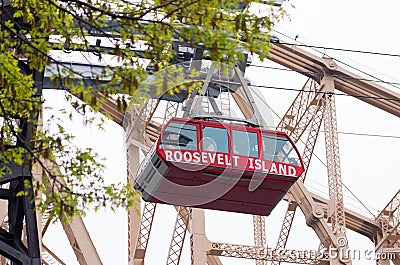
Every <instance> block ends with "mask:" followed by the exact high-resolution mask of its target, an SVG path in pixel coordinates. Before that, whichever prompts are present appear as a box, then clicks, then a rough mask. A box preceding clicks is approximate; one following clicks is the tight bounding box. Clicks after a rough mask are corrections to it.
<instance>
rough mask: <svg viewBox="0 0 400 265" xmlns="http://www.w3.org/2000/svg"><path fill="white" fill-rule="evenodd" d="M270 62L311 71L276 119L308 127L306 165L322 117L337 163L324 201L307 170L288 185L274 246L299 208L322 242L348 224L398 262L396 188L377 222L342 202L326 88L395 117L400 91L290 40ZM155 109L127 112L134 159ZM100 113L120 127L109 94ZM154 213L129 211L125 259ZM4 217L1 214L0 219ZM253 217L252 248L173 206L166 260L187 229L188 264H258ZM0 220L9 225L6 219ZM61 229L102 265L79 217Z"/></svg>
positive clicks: (52, 258) (151, 127)
mask: <svg viewBox="0 0 400 265" xmlns="http://www.w3.org/2000/svg"><path fill="white" fill-rule="evenodd" d="M270 60H272V61H274V62H277V63H279V64H281V65H283V66H285V67H288V68H289V69H292V70H295V71H297V72H299V73H301V74H304V75H306V76H309V77H310V78H311V79H312V80H314V81H315V82H313V81H312V80H309V81H308V82H307V83H306V85H305V86H304V87H303V89H302V91H301V92H300V93H299V95H298V97H297V98H296V99H295V100H294V102H293V104H292V105H291V106H290V108H289V110H288V112H287V113H286V115H285V116H284V118H283V119H282V121H281V123H280V124H279V126H278V127H279V129H282V130H285V131H287V132H288V133H289V134H290V135H291V137H292V138H293V139H296V140H298V139H300V137H301V135H302V134H303V133H304V132H305V131H306V129H308V130H310V131H311V133H310V134H309V136H308V140H307V143H306V147H305V150H304V154H303V158H304V162H305V164H306V168H307V167H308V164H309V162H310V160H311V155H312V152H313V148H314V144H315V141H316V138H317V136H318V132H319V128H320V126H321V124H322V121H324V124H325V131H328V137H327V141H326V145H327V156H328V157H331V158H332V161H336V162H335V163H333V164H331V165H328V170H329V171H328V178H329V194H330V198H329V199H325V198H321V197H319V196H317V195H315V194H312V193H310V192H309V191H307V189H306V188H305V186H304V184H303V183H302V181H304V179H305V176H306V174H304V175H303V176H302V179H301V180H302V181H298V182H297V183H296V184H295V185H294V186H293V188H292V189H291V190H290V194H289V195H288V196H286V200H287V201H288V209H287V212H286V215H285V218H284V220H283V225H282V229H281V233H280V236H279V241H278V243H277V248H285V246H286V242H287V238H288V236H289V233H290V229H291V224H292V221H293V217H294V213H295V211H296V208H297V206H299V207H300V209H301V211H302V212H303V214H304V216H305V219H306V223H307V224H308V225H309V226H311V227H312V228H313V229H314V231H315V233H316V234H317V235H318V237H319V238H320V240H321V243H322V245H324V246H328V245H334V246H336V245H337V239H338V236H343V235H344V233H345V231H346V230H345V228H347V229H351V230H353V231H355V232H357V233H359V234H361V235H364V236H366V237H367V238H369V239H370V240H372V241H373V242H374V243H375V245H376V251H377V252H378V253H381V252H388V251H393V252H396V253H397V254H396V259H395V260H393V263H394V264H396V265H398V264H400V255H399V252H400V251H399V246H400V230H399V224H400V203H399V201H400V195H399V192H400V191H399V192H398V193H397V194H396V195H395V196H394V197H393V199H392V200H391V201H390V202H389V203H388V204H387V206H386V207H385V209H383V210H382V211H381V213H380V214H379V215H378V216H377V218H376V219H375V220H372V219H369V218H366V217H364V216H361V215H360V214H357V213H354V212H352V211H351V210H348V209H346V208H345V207H344V204H343V194H342V191H341V179H340V164H339V157H338V141H337V131H336V117H335V104H334V96H333V95H332V94H330V93H329V92H333V91H334V89H336V90H339V91H341V92H343V93H347V94H350V95H356V96H357V98H358V99H360V100H362V101H364V102H366V103H368V104H371V105H373V106H375V107H377V108H379V109H382V110H384V111H386V112H389V113H391V114H393V115H396V116H400V101H399V100H382V99H383V98H389V99H399V98H400V95H399V94H398V93H395V92H393V91H391V90H389V89H387V88H385V87H383V86H380V85H378V84H376V83H373V82H371V81H366V80H364V79H363V78H362V77H361V76H358V75H356V74H354V73H351V72H349V71H347V70H345V69H343V68H341V67H339V66H338V65H337V64H336V63H335V61H334V60H333V59H331V58H319V57H317V56H315V55H313V54H311V53H308V52H306V51H304V50H302V49H299V48H298V47H295V46H292V45H284V44H275V45H274V46H273V48H272V49H271V58H270ZM98 96H101V95H98ZM101 97H102V96H101ZM157 106H158V101H156V100H151V101H150V102H149V104H147V105H146V106H145V108H142V109H137V110H136V111H135V112H134V113H131V114H132V117H133V118H135V120H134V123H133V125H134V126H132V129H131V133H132V137H133V139H134V141H132V142H131V144H130V145H129V149H128V150H127V151H128V156H133V155H134V156H137V155H138V153H139V151H140V149H142V150H143V152H145V153H146V152H147V151H148V148H149V147H151V144H152V140H153V141H154V139H156V137H157V132H158V131H157V128H158V126H159V125H158V124H153V123H151V122H150V121H151V116H152V114H154V110H155V109H156V108H157ZM242 108H243V109H245V108H246V106H242ZM101 110H102V111H103V112H105V113H107V114H108V115H109V116H111V118H112V119H113V120H114V121H115V122H116V123H117V124H119V125H122V124H123V118H124V115H123V113H121V112H120V111H119V110H118V108H117V104H116V102H115V101H114V100H112V99H109V98H106V100H105V102H104V103H103V106H102V108H101ZM176 112H177V105H175V104H170V103H168V107H167V108H166V110H165V113H166V114H165V120H167V119H168V118H170V117H172V116H173V115H175V113H176ZM136 158H137V157H136ZM137 160H138V159H136V161H137ZM136 166H139V165H138V164H137V165H136ZM133 177H134V176H133V175H129V176H128V180H129V181H132V179H133ZM0 208H2V207H0ZM155 211H156V204H151V203H145V207H144V211H143V214H142V217H141V218H140V216H138V215H137V214H135V211H134V210H132V211H131V212H130V213H129V219H128V226H129V235H128V237H129V257H128V258H129V264H144V260H145V254H146V249H147V247H148V244H147V243H148V239H149V236H150V234H151V227H152V223H153V218H154V212H155ZM0 214H1V216H2V217H3V216H4V214H5V213H3V212H1V213H0ZM2 220H5V219H4V218H2ZM253 222H254V238H255V245H254V246H245V245H240V244H228V243H218V242H210V241H209V240H208V239H207V237H206V235H205V223H204V211H203V210H198V209H189V208H186V207H177V219H176V223H175V229H174V231H175V232H174V235H173V238H172V240H171V245H170V252H169V256H168V259H167V264H179V259H180V256H181V251H182V246H183V241H184V239H185V234H186V232H187V231H189V232H190V241H191V253H192V264H196V265H197V264H201V265H204V264H206V263H207V264H209V265H220V264H222V263H221V261H220V260H219V258H218V256H228V257H240V258H250V259H255V260H256V262H257V264H265V261H266V259H260V257H259V254H260V253H259V250H260V247H261V248H262V246H263V245H264V244H265V221H264V219H263V218H262V217H258V216H255V217H254V220H253ZM42 223H43V233H44V232H45V231H46V227H47V225H48V220H47V219H46V217H43V220H42ZM2 225H3V226H4V225H7V224H6V222H3V224H2ZM85 231H86V232H85ZM65 232H66V234H67V236H68V238H69V240H70V243H71V246H72V247H73V249H74V251H75V254H76V256H77V259H78V261H79V263H80V264H91V265H92V264H94V265H96V264H101V261H100V259H99V258H98V255H97V252H96V249H95V247H94V244H93V243H92V241H91V239H90V236H89V234H88V233H87V230H86V228H85V226H84V224H83V221H81V219H80V220H79V221H78V222H77V223H76V225H71V226H70V227H68V228H66V229H65ZM77 250H78V251H77ZM42 253H43V254H42V257H43V263H44V264H64V263H63V262H62V261H61V260H60V259H59V258H58V257H57V256H56V255H55V254H54V253H52V252H51V250H50V249H48V248H47V247H46V246H43V250H42ZM269 260H270V261H272V262H273V263H272V264H279V263H280V262H291V263H298V264H315V262H316V261H317V260H315V259H290V258H288V257H286V256H276V257H274V258H272V259H269ZM320 261H321V263H320V264H346V261H344V260H329V259H328V258H327V257H323V258H322V259H320ZM387 262H388V261H383V260H382V261H380V264H388V263H387ZM0 264H6V260H5V259H1V260H0Z"/></svg>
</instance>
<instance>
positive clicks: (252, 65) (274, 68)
mask: <svg viewBox="0 0 400 265" xmlns="http://www.w3.org/2000/svg"><path fill="white" fill-rule="evenodd" d="M249 67H258V68H266V69H272V70H280V71H287V72H296V73H300V74H313V75H320V76H332V77H337V78H340V79H342V80H344V79H351V80H360V81H371V82H375V83H383V84H388V85H400V83H398V82H389V81H384V80H376V79H368V78H355V77H350V76H341V75H335V74H321V73H318V72H312V71H296V70H292V69H288V68H280V67H273V66H266V65H254V64H251V65H250V66H249Z"/></svg>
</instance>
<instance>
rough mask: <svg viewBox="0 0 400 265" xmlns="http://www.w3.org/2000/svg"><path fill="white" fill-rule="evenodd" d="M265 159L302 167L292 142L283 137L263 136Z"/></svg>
mask: <svg viewBox="0 0 400 265" xmlns="http://www.w3.org/2000/svg"><path fill="white" fill-rule="evenodd" d="M262 138H263V147H264V159H265V160H274V161H277V162H282V163H286V164H292V165H296V166H300V158H299V156H298V155H297V152H296V150H295V149H294V147H293V145H292V144H291V142H290V141H289V140H288V139H286V138H282V137H275V136H263V137H262Z"/></svg>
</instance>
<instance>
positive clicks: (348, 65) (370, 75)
mask: <svg viewBox="0 0 400 265" xmlns="http://www.w3.org/2000/svg"><path fill="white" fill-rule="evenodd" d="M272 31H274V32H276V33H278V34H281V35H282V36H285V37H287V38H289V39H292V40H294V39H293V38H291V37H290V36H287V35H286V34H284V33H282V32H279V31H277V30H275V29H273V30H272ZM302 44H304V43H302ZM292 45H295V44H292ZM304 45H305V44H304ZM310 48H311V49H312V50H314V51H315V52H318V53H320V54H323V55H326V53H325V52H321V51H319V50H317V49H316V48H312V47H310ZM331 58H332V59H335V58H334V57H331ZM335 60H336V61H337V62H339V63H342V64H343V65H345V66H347V67H350V68H351V69H353V70H356V71H358V72H360V73H363V74H365V75H367V76H369V77H372V78H374V79H376V80H380V81H383V80H382V79H380V78H377V77H376V76H373V75H372V74H369V73H367V72H365V71H362V70H360V69H358V68H356V67H354V66H352V65H350V64H347V63H345V62H343V61H341V60H338V59H335ZM392 86H393V87H395V88H397V89H400V87H398V86H395V85H392Z"/></svg>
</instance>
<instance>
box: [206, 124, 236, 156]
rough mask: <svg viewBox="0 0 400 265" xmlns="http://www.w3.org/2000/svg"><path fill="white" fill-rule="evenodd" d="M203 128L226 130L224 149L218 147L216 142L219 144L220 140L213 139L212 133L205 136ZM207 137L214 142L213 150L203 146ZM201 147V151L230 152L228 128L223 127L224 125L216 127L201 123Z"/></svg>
mask: <svg viewBox="0 0 400 265" xmlns="http://www.w3.org/2000/svg"><path fill="white" fill-rule="evenodd" d="M205 128H211V129H216V130H224V131H225V132H226V144H225V148H224V149H226V150H219V149H218V144H220V143H221V142H220V141H215V140H216V139H213V136H215V135H213V134H210V135H207V136H205V133H204V129H205ZM224 137H225V136H224ZM208 139H211V140H212V143H215V147H216V149H215V150H209V149H208V147H206V146H205V144H206V142H207V140H208ZM201 142H202V144H201V148H202V150H203V151H205V152H213V153H225V154H229V152H230V133H229V129H227V128H225V127H217V126H210V125H208V124H202V125H201Z"/></svg>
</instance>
